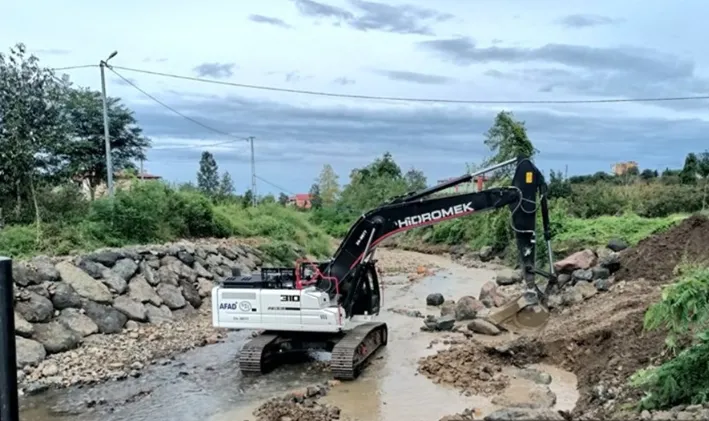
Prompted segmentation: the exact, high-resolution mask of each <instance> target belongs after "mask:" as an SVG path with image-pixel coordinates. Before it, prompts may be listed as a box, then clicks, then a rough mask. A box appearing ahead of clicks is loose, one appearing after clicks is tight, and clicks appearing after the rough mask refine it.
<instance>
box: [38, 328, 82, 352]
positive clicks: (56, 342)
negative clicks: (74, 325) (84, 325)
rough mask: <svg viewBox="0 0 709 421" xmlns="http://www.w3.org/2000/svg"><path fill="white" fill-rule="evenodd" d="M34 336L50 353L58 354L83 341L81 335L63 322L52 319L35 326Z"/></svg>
mask: <svg viewBox="0 0 709 421" xmlns="http://www.w3.org/2000/svg"><path fill="white" fill-rule="evenodd" d="M34 331H35V332H34V338H35V339H36V340H37V342H39V343H41V344H42V345H43V346H44V349H45V350H46V351H47V353H48V354H56V353H57V352H64V351H68V350H70V349H74V348H76V347H77V346H78V345H79V342H80V341H81V335H80V334H78V333H77V332H74V331H73V330H71V329H69V328H68V327H66V326H65V325H64V324H63V323H60V322H58V321H52V322H49V323H38V324H36V325H35V326H34Z"/></svg>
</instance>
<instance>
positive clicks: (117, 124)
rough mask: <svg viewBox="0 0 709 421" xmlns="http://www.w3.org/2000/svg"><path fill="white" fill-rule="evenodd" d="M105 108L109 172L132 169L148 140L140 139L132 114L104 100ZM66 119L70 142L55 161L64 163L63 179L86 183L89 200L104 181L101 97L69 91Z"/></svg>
mask: <svg viewBox="0 0 709 421" xmlns="http://www.w3.org/2000/svg"><path fill="white" fill-rule="evenodd" d="M107 108H108V119H109V120H108V121H109V126H108V130H109V139H110V142H111V161H112V165H113V170H114V172H118V171H121V170H129V169H135V165H134V160H144V159H146V157H145V150H146V149H147V148H149V147H150V140H149V139H148V138H147V137H145V136H143V131H142V129H141V128H140V127H139V126H138V123H137V121H136V119H135V117H134V115H133V112H132V111H131V110H129V109H128V108H126V107H125V106H124V105H123V104H121V102H120V100H119V99H118V98H108V99H107ZM66 118H67V122H68V123H69V125H70V127H71V132H70V138H69V139H68V140H67V141H66V142H64V143H62V144H61V145H60V147H59V148H58V151H57V157H59V158H60V159H61V162H63V163H64V167H63V172H64V174H65V175H66V176H69V177H74V176H80V177H83V178H84V179H85V180H86V181H87V182H88V186H89V191H90V194H91V199H93V198H94V195H95V189H96V187H97V186H98V185H99V184H101V183H105V182H106V178H107V172H106V147H105V138H104V125H103V100H102V97H101V93H100V92H96V91H92V90H90V89H87V88H78V89H69V90H68V93H67V100H66Z"/></svg>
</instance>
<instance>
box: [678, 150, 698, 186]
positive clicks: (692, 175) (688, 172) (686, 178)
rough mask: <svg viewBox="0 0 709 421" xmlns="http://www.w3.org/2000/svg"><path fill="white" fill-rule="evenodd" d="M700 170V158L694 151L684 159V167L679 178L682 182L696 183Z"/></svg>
mask: <svg viewBox="0 0 709 421" xmlns="http://www.w3.org/2000/svg"><path fill="white" fill-rule="evenodd" d="M698 172H699V159H698V158H697V155H696V154H694V153H689V154H687V157H686V158H685V159H684V167H682V171H681V172H680V173H679V178H680V181H681V183H682V184H695V183H696V182H697V174H698Z"/></svg>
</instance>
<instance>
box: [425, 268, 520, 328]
mask: <svg viewBox="0 0 709 421" xmlns="http://www.w3.org/2000/svg"><path fill="white" fill-rule="evenodd" d="M507 300H508V297H507V296H506V295H505V294H504V293H502V292H501V291H499V289H498V286H497V285H496V284H495V283H494V282H492V281H490V282H487V283H485V285H483V286H482V288H481V289H480V295H479V296H478V298H475V297H473V296H469V295H467V296H464V297H461V298H460V299H458V301H455V300H446V299H445V297H444V296H443V294H440V293H434V294H429V295H428V296H427V297H426V304H427V305H428V306H431V307H440V316H433V315H428V316H426V317H425V319H424V321H423V323H424V325H423V326H422V327H421V330H424V331H449V330H454V329H455V326H456V324H457V323H459V322H467V327H468V330H469V331H471V332H475V333H482V334H486V335H498V334H499V333H500V330H499V329H498V328H497V327H496V326H495V325H493V324H492V323H490V322H488V321H486V320H485V317H487V315H488V314H489V313H490V309H493V308H495V307H499V306H501V305H503V304H504V303H506V302H507Z"/></svg>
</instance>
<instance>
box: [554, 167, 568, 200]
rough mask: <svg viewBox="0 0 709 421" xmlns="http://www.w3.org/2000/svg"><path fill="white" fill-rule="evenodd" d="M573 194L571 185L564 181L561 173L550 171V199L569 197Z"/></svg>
mask: <svg viewBox="0 0 709 421" xmlns="http://www.w3.org/2000/svg"><path fill="white" fill-rule="evenodd" d="M572 194H573V189H572V188H571V183H570V182H569V181H568V180H565V179H564V175H563V174H562V172H561V171H553V170H552V171H550V173H549V199H556V198H561V197H569V196H571V195H572Z"/></svg>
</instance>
